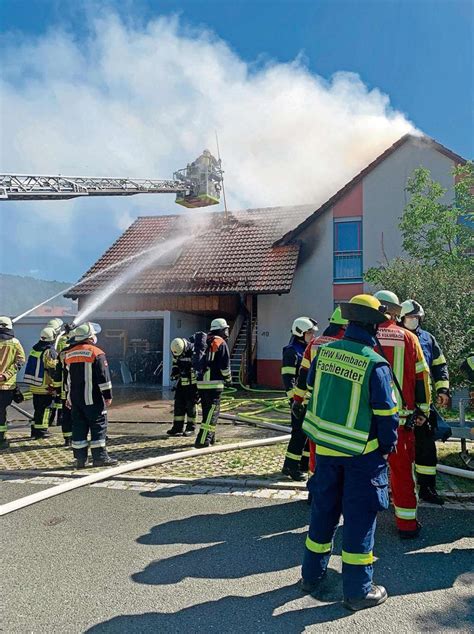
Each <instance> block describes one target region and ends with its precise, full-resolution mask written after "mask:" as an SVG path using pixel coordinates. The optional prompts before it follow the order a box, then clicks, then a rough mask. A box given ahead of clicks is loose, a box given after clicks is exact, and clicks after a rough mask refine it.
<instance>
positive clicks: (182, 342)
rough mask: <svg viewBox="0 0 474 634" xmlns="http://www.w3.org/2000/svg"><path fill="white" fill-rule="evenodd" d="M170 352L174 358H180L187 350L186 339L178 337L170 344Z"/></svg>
mask: <svg viewBox="0 0 474 634" xmlns="http://www.w3.org/2000/svg"><path fill="white" fill-rule="evenodd" d="M170 350H171V354H172V355H173V357H180V356H181V355H182V354H183V352H184V351H185V350H186V339H183V338H182V337H176V339H173V341H172V342H171V343H170Z"/></svg>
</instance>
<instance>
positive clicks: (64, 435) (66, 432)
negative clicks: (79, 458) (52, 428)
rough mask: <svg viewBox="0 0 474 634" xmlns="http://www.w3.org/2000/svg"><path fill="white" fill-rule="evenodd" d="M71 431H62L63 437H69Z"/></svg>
mask: <svg viewBox="0 0 474 634" xmlns="http://www.w3.org/2000/svg"><path fill="white" fill-rule="evenodd" d="M71 436H72V431H63V438H71Z"/></svg>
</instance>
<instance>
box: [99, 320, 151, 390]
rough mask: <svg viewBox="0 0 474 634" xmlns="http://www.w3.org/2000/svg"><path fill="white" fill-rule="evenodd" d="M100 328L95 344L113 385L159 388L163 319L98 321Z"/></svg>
mask: <svg viewBox="0 0 474 634" xmlns="http://www.w3.org/2000/svg"><path fill="white" fill-rule="evenodd" d="M100 325H101V327H102V332H100V333H99V335H98V341H97V345H98V346H99V347H100V348H102V349H103V350H104V352H105V353H106V355H107V359H108V362H109V367H110V373H111V375H112V383H113V384H115V385H125V386H126V385H131V386H132V385H133V386H134V387H146V386H150V385H157V386H161V385H163V319H100Z"/></svg>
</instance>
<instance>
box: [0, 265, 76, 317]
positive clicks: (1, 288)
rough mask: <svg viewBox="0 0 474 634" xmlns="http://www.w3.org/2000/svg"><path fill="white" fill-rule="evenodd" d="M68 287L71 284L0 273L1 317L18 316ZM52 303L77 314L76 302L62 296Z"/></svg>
mask: <svg viewBox="0 0 474 634" xmlns="http://www.w3.org/2000/svg"><path fill="white" fill-rule="evenodd" d="M68 286H70V283H69V282H57V281H47V280H37V279H35V278H34V277H21V276H20V275H6V274H3V273H0V315H11V316H13V315H18V314H20V313H22V312H23V311H25V310H28V308H31V307H32V306H34V305H35V304H38V303H40V302H42V301H44V300H45V299H47V298H48V297H51V296H52V295H54V294H55V293H58V292H59V291H61V290H62V289H65V288H67V287H68ZM52 303H53V304H54V306H63V307H65V308H69V309H71V310H72V311H74V312H75V306H76V304H75V302H73V301H71V300H70V299H65V298H64V297H62V296H61V295H60V296H59V297H57V298H56V299H55V300H54V301H53V302H52Z"/></svg>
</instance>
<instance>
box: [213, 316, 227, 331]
mask: <svg viewBox="0 0 474 634" xmlns="http://www.w3.org/2000/svg"><path fill="white" fill-rule="evenodd" d="M225 328H230V326H229V324H228V323H227V322H226V320H225V319H224V318H223V317H219V318H218V319H213V320H212V322H211V328H210V329H211V330H224V329H225Z"/></svg>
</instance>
